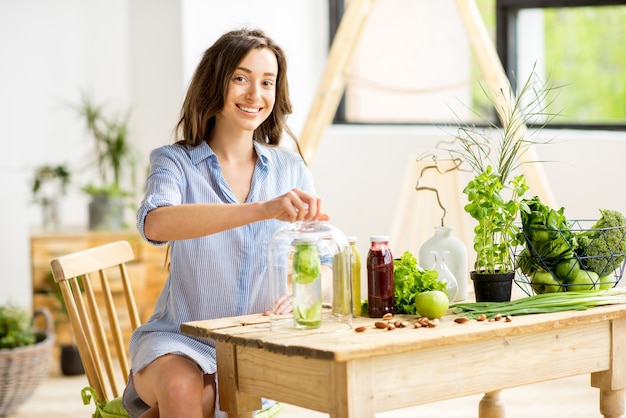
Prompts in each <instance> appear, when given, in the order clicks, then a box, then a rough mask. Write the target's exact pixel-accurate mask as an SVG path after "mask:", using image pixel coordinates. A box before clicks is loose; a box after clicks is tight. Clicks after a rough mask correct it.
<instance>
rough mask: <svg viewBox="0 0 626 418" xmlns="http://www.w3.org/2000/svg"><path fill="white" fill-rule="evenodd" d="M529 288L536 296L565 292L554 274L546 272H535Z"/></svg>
mask: <svg viewBox="0 0 626 418" xmlns="http://www.w3.org/2000/svg"><path fill="white" fill-rule="evenodd" d="M530 286H531V287H532V288H533V291H534V292H535V293H536V294H541V293H556V292H564V291H565V289H563V286H562V285H561V283H560V282H559V281H558V280H557V279H556V277H554V274H552V273H550V272H549V271H546V270H536V271H535V272H534V273H533V276H532V278H531V280H530Z"/></svg>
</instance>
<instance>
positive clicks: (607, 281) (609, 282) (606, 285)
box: [598, 273, 615, 290]
mask: <svg viewBox="0 0 626 418" xmlns="http://www.w3.org/2000/svg"><path fill="white" fill-rule="evenodd" d="M613 286H615V275H614V274H613V273H611V274H607V275H606V276H602V277H600V278H599V279H598V287H599V288H600V289H601V290H606V289H610V288H612V287H613Z"/></svg>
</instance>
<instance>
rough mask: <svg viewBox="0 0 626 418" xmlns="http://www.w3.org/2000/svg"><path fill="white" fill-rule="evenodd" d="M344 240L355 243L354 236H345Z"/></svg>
mask: <svg viewBox="0 0 626 418" xmlns="http://www.w3.org/2000/svg"><path fill="white" fill-rule="evenodd" d="M346 239H347V240H348V242H356V241H357V238H356V237H355V236H354V235H348V236H346Z"/></svg>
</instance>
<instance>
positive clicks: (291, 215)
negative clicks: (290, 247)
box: [265, 188, 330, 222]
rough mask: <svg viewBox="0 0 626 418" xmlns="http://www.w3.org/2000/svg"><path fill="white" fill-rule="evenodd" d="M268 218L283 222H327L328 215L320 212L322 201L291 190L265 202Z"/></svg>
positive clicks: (313, 196)
mask: <svg viewBox="0 0 626 418" xmlns="http://www.w3.org/2000/svg"><path fill="white" fill-rule="evenodd" d="M265 207H266V211H267V212H268V215H269V218H274V219H278V220H280V221H285V222H297V221H327V220H328V219H330V217H329V216H328V214H326V213H324V211H323V210H322V199H321V198H319V197H317V196H315V195H313V194H311V193H308V192H305V191H304V190H300V189H298V188H295V189H292V190H290V191H289V192H287V193H285V194H284V195H282V196H278V197H276V198H274V199H271V200H268V201H267V202H265Z"/></svg>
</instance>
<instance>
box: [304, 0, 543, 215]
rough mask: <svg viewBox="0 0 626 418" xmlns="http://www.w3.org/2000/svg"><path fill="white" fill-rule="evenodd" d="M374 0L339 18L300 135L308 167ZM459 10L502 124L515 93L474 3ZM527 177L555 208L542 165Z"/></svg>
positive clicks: (529, 157) (361, 1) (463, 1)
mask: <svg viewBox="0 0 626 418" xmlns="http://www.w3.org/2000/svg"><path fill="white" fill-rule="evenodd" d="M374 3H375V0H350V1H349V2H348V3H347V7H346V10H345V13H344V15H343V17H342V19H341V22H340V24H339V27H338V29H337V33H336V35H335V38H334V40H333V43H332V45H331V48H330V51H329V55H328V61H327V64H326V68H325V70H324V73H323V74H322V78H321V81H320V84H319V86H318V89H317V93H316V94H315V97H314V100H313V104H312V106H311V110H310V112H309V115H308V118H307V120H306V121H305V124H304V127H303V130H302V133H301V135H300V139H299V142H300V147H301V150H302V153H303V155H304V158H305V159H306V161H307V163H308V164H312V163H313V161H314V159H315V156H316V154H317V151H318V148H319V144H320V142H321V138H322V135H323V134H324V130H325V129H326V127H327V126H328V125H329V124H330V123H331V122H332V119H333V116H334V115H335V112H336V111H337V106H338V105H339V102H340V100H341V96H342V94H343V92H344V91H345V88H346V79H347V69H348V66H349V64H350V63H351V61H352V57H353V55H354V51H355V49H356V46H357V44H358V42H359V38H360V36H361V33H362V31H363V28H364V27H365V24H366V22H367V19H368V17H369V16H370V14H371V11H372V8H373V6H374ZM455 3H456V6H457V9H458V10H459V14H460V16H461V19H462V20H463V24H464V25H465V30H466V32H467V35H468V38H469V40H470V44H471V45H472V49H473V51H474V54H475V56H476V59H477V61H478V65H479V67H480V70H481V72H482V74H483V76H484V78H485V83H486V91H487V93H488V94H489V96H490V98H491V100H492V103H494V105H495V107H496V110H497V112H498V117H499V118H500V120H501V122H502V123H503V125H505V124H506V120H505V119H504V118H505V117H506V115H507V114H509V113H510V112H508V111H507V110H508V109H510V107H511V106H512V105H513V104H514V101H515V94H514V93H513V92H512V90H511V85H510V83H509V80H508V78H507V76H506V73H505V71H504V68H503V67H502V63H501V62H500V59H499V57H498V53H497V51H496V49H495V45H494V44H493V42H492V41H491V39H490V37H489V34H488V32H487V28H486V27H485V25H484V22H483V21H482V18H481V16H480V12H479V10H478V7H477V6H476V3H475V1H474V0H455ZM525 134H526V127H525V126H524V127H522V129H519V130H518V138H521V137H523V136H524V135H525ZM522 158H523V161H536V160H537V159H536V158H535V154H534V152H533V149H532V148H530V149H529V150H528V152H526V153H525V154H524V155H523V156H522ZM523 167H524V174H525V176H526V180H527V183H528V184H529V185H530V187H531V188H532V189H533V191H534V193H535V194H537V195H538V196H540V197H541V199H542V201H543V202H545V203H546V204H548V205H554V202H555V200H554V197H553V195H552V192H551V190H550V189H549V188H548V186H547V185H546V184H545V177H544V176H543V172H542V170H541V167H539V165H538V164H525V165H523Z"/></svg>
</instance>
